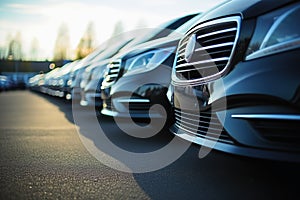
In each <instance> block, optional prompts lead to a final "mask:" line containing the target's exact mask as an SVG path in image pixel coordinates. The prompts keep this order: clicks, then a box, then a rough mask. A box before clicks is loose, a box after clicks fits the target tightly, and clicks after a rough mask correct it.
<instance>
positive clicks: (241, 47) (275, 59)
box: [168, 0, 300, 162]
mask: <svg viewBox="0 0 300 200" xmlns="http://www.w3.org/2000/svg"><path fill="white" fill-rule="evenodd" d="M299 17H300V3H299V1H292V0H282V1H269V0H262V1H254V0H253V1H242V0H233V1H226V2H224V3H222V4H221V5H219V6H217V7H216V8H214V9H212V10H210V11H208V12H207V13H205V14H204V15H203V17H202V18H201V20H199V21H198V23H196V24H195V25H194V26H193V27H191V28H190V30H189V31H188V32H187V33H186V34H185V36H184V38H183V39H182V40H181V42H180V45H179V47H178V49H177V55H176V59H175V63H174V67H173V71H172V83H171V86H170V88H169V91H168V99H169V100H170V102H171V103H172V106H173V110H174V118H175V122H174V124H173V125H172V126H171V131H172V132H173V133H174V134H176V135H177V136H179V137H181V138H183V139H185V140H188V141H190V142H193V143H197V144H199V145H203V146H206V147H209V148H212V149H217V150H221V151H224V152H228V153H232V154H236V155H243V156H249V157H256V158H267V159H274V160H286V161H297V162H298V161H300V134H299V133H300V78H299V77H300V66H299V63H300V56H299V55H300V48H299V47H300V27H299V26H298V25H297V24H298V19H299Z"/></svg>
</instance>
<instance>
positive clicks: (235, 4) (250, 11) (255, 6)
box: [201, 0, 295, 21]
mask: <svg viewBox="0 0 300 200" xmlns="http://www.w3.org/2000/svg"><path fill="white" fill-rule="evenodd" d="M292 2H295V0H280V1H272V3H270V0H250V1H245V0H230V1H226V2H224V3H223V4H220V5H218V6H217V7H215V8H213V9H211V10H210V11H208V12H206V13H205V14H204V15H203V17H202V18H201V21H207V20H212V19H215V18H219V17H225V16H229V15H234V14H241V15H242V17H243V18H244V19H247V18H252V17H255V16H259V15H261V14H263V13H266V12H269V11H271V10H273V9H275V8H278V7H281V6H284V5H286V4H288V3H292Z"/></svg>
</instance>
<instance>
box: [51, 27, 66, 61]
mask: <svg viewBox="0 0 300 200" xmlns="http://www.w3.org/2000/svg"><path fill="white" fill-rule="evenodd" d="M69 49H70V37H69V29H68V27H67V25H66V24H65V23H63V24H61V26H60V27H59V29H58V34H57V37H56V41H55V46H54V56H53V60H54V61H60V60H67V59H69Z"/></svg>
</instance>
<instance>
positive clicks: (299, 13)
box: [246, 4, 300, 60]
mask: <svg viewBox="0 0 300 200" xmlns="http://www.w3.org/2000/svg"><path fill="white" fill-rule="evenodd" d="M299 18H300V5H299V4H297V5H296V6H295V5H292V6H288V7H285V8H283V9H280V10H276V11H274V12H272V13H268V14H266V15H263V16H261V17H259V18H258V19H257V25H256V31H255V33H254V35H253V38H252V40H251V42H250V45H249V48H248V51H247V55H246V56H247V57H246V60H251V59H255V58H260V57H263V56H267V55H271V54H275V53H279V52H283V51H287V50H291V49H295V48H298V47H300V26H298V24H299V23H298V20H299Z"/></svg>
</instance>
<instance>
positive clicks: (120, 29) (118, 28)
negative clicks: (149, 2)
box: [112, 21, 124, 37]
mask: <svg viewBox="0 0 300 200" xmlns="http://www.w3.org/2000/svg"><path fill="white" fill-rule="evenodd" d="M123 31H124V26H123V23H122V21H118V22H117V23H116V24H115V27H114V30H113V32H112V37H115V36H117V35H119V34H121V33H122V32H123Z"/></svg>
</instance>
